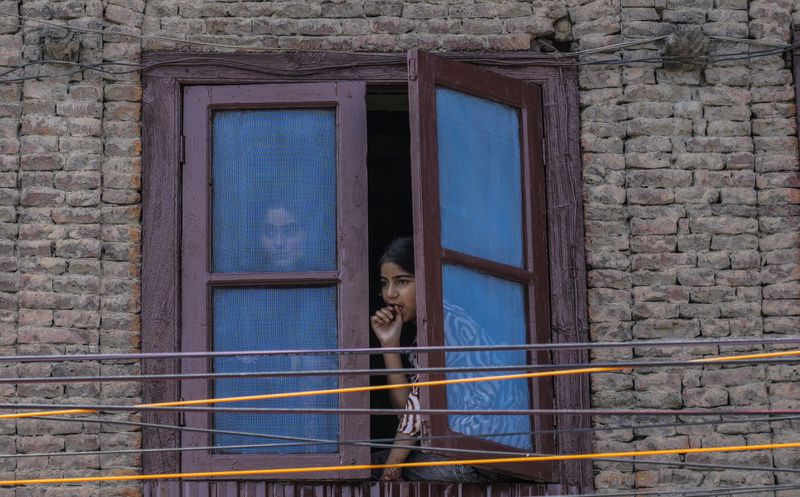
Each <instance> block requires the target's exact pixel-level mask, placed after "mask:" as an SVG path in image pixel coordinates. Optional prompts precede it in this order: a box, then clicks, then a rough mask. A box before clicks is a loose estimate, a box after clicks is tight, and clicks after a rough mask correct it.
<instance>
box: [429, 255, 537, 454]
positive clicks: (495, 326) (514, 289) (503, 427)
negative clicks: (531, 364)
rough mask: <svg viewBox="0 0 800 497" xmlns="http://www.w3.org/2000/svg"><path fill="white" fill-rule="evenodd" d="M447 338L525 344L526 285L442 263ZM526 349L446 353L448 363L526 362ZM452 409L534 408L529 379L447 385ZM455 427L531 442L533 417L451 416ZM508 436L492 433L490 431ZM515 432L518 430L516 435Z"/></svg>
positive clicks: (524, 445)
mask: <svg viewBox="0 0 800 497" xmlns="http://www.w3.org/2000/svg"><path fill="white" fill-rule="evenodd" d="M442 273H443V274H442V283H443V290H444V342H445V345H446V346H448V347H450V346H468V345H516V344H525V343H527V340H526V327H525V289H524V287H523V286H522V285H519V284H516V283H511V282H508V281H504V280H501V279H498V278H494V277H491V276H487V275H484V274H481V273H477V272H475V271H471V270H469V269H465V268H462V267H459V266H453V265H447V264H446V265H445V266H444V267H443V268H442ZM526 363H527V361H526V352H525V351H518V350H512V351H507V350H504V351H482V352H447V353H446V354H445V364H446V366H447V367H448V368H472V367H486V366H497V365H503V366H510V365H523V364H526ZM498 374H502V373H499V372H477V373H449V374H447V378H448V379H452V378H473V377H479V376H493V375H498ZM447 407H448V409H472V410H489V409H530V391H529V388H528V382H527V380H524V379H519V380H499V381H487V382H481V383H462V384H455V385H447ZM448 422H449V425H450V429H451V430H453V431H455V432H458V433H463V434H465V435H473V436H479V438H483V439H485V440H490V441H493V442H497V443H501V444H505V445H510V446H512V447H517V448H519V449H524V450H532V447H531V440H532V439H531V435H529V433H530V431H531V420H530V417H529V416H500V415H497V416H491V415H486V414H475V415H452V416H448ZM494 433H497V434H500V433H508V435H497V436H491V434H494ZM511 433H513V435H512V434H511Z"/></svg>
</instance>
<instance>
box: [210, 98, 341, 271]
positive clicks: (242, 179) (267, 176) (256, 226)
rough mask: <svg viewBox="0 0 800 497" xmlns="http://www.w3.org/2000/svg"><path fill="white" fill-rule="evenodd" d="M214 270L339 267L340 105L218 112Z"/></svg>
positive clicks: (215, 118) (215, 125) (215, 119)
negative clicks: (338, 120) (337, 213)
mask: <svg viewBox="0 0 800 497" xmlns="http://www.w3.org/2000/svg"><path fill="white" fill-rule="evenodd" d="M212 129H213V144H212V150H213V151H212V161H213V162H212V171H213V172H212V181H213V185H212V186H213V197H212V210H213V216H212V217H213V219H212V224H213V225H212V231H213V245H212V254H213V255H212V267H213V271H214V272H302V271H324V270H333V269H335V267H336V111H335V110H334V109H264V110H224V111H216V112H214V116H213V128H212Z"/></svg>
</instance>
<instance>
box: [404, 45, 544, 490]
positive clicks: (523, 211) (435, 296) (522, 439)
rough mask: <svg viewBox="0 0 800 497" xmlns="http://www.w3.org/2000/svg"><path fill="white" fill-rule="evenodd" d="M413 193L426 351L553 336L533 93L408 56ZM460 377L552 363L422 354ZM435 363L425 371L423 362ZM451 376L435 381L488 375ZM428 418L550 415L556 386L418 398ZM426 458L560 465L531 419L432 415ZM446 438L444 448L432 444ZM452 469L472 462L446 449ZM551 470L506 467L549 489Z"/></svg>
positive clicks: (497, 78)
mask: <svg viewBox="0 0 800 497" xmlns="http://www.w3.org/2000/svg"><path fill="white" fill-rule="evenodd" d="M408 64H409V100H410V121H411V122H410V125H411V148H412V181H413V183H412V190H413V206H414V223H415V228H414V229H415V236H416V240H415V250H416V261H417V262H416V265H417V268H416V277H417V282H418V284H417V288H418V289H417V300H418V303H417V306H418V307H417V315H418V335H419V338H418V342H419V343H420V345H445V346H471V345H485V346H487V347H490V346H493V345H519V344H527V343H537V342H544V341H547V340H548V337H549V334H550V333H549V316H548V306H549V297H548V284H547V282H548V263H547V248H546V247H547V240H546V238H547V227H546V214H545V205H546V202H545V187H544V181H545V179H544V178H545V177H544V166H543V162H542V150H541V147H542V137H541V133H542V130H541V115H542V114H541V94H540V89H539V87H538V86H537V85H535V84H530V83H526V82H524V81H520V80H515V79H512V78H508V77H505V76H501V75H499V74H497V73H494V72H492V71H488V70H485V69H482V68H480V67H477V66H475V65H472V64H467V63H460V62H456V61H453V60H449V59H445V58H443V57H441V56H436V55H432V54H429V53H425V52H420V51H416V50H415V51H412V52H410V53H409V60H408ZM422 356H423V357H422V358H421V366H422V367H425V366H426V365H427V366H429V367H441V366H447V367H449V368H456V369H469V368H481V367H483V368H485V367H491V366H524V365H526V364H542V363H547V362H548V357H547V354H546V353H545V354H533V353H529V352H526V351H524V350H511V351H497V350H494V351H483V352H469V353H466V352H448V353H437V354H427V355H426V354H423V355H422ZM426 359H427V363H426ZM498 374H502V373H500V372H452V373H447V374H438V375H431V377H430V378H431V379H445V378H446V379H454V378H467V377H473V376H490V375H498ZM421 398H422V402H423V406H425V407H430V408H431V409H449V410H460V411H488V410H528V409H536V408H550V407H552V405H553V404H552V398H553V396H552V382H551V381H549V380H536V381H528V380H524V379H522V380H510V381H509V380H504V381H489V382H479V383H465V384H457V385H448V386H447V387H443V388H439V389H423V392H422V396H421ZM425 422H426V423H428V424H429V427H430V434H431V435H433V437H434V438H432V439H431V440H430V441H428V442H427V445H429V446H430V447H432V448H441V449H448V448H457V449H469V450H493V451H505V452H517V453H521V454H525V453H552V452H554V442H553V440H554V437H553V436H552V433H549V434H541V433H540V432H541V431H543V430H550V429H552V427H553V422H552V420H551V419H549V418H543V417H542V416H530V415H526V414H515V415H491V414H486V413H476V414H469V413H467V414H448V415H438V414H433V415H431V416H430V417H429V418H427V419H426V420H425ZM442 435H445V436H447V437H448V438H438V439H437V438H436V436H442ZM441 453H442V454H446V455H448V456H450V457H454V458H462V459H464V458H475V457H476V454H475V453H469V452H466V453H461V454H459V453H457V452H447V451H446V450H442V451H441ZM552 468H553V466H552V465H548V464H511V465H508V464H507V465H498V466H497V467H496V468H493V469H497V470H500V471H506V472H509V473H512V474H516V475H520V476H524V477H528V478H534V479H542V480H548V479H550V478H552Z"/></svg>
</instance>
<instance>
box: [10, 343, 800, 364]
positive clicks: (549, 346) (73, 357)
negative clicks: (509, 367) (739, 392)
mask: <svg viewBox="0 0 800 497" xmlns="http://www.w3.org/2000/svg"><path fill="white" fill-rule="evenodd" d="M795 344H800V337H784V338H743V339H725V340H719V339H706V340H635V341H630V342H574V343H532V344H519V345H468V346H425V347H385V348H382V347H379V348H337V349H283V350H237V351H201V352H134V353H110V354H109V353H90V354H53V355H9V356H0V363H4V362H20V363H22V362H26V363H27V362H79V361H132V360H141V359H145V360H150V359H152V360H156V359H160V360H168V359H187V358H204V357H208V358H223V357H248V356H285V355H360V354H363V355H376V354H384V353H394V352H397V353H404V352H412V351H413V352H416V353H421V354H427V353H436V352H485V351H512V350H541V351H563V350H591V349H619V348H622V349H648V348H678V347H692V348H696V347H702V346H712V347H731V346H756V345H795Z"/></svg>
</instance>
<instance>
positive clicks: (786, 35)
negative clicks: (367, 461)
mask: <svg viewBox="0 0 800 497" xmlns="http://www.w3.org/2000/svg"><path fill="white" fill-rule="evenodd" d="M795 3H796V2H792V1H789V0H770V1H767V0H764V1H760V0H753V1H750V2H747V1H745V0H595V1H580V0H529V1H500V2H488V1H486V2H484V1H471V0H457V1H456V0H453V1H449V2H448V1H442V0H439V1H431V2H429V3H423V2H401V1H397V0H359V1H349V0H346V1H331V2H322V1H319V0H314V1H296V2H255V1H254V2H244V1H224V2H222V1H221V2H198V1H190V0H185V1H175V0H147V1H145V0H108V1H100V0H69V1H63V2H53V1H27V0H26V1H22V2H16V1H9V0H3V1H0V10H3V11H7V12H9V11H10V12H14V13H17V12H18V13H20V14H22V15H26V16H31V17H36V18H42V19H49V20H52V21H53V22H57V23H60V24H68V25H70V26H72V27H79V28H89V29H97V28H100V27H103V26H105V27H106V28H107V30H109V31H118V32H124V33H133V34H147V35H161V36H169V37H177V38H183V37H191V38H192V39H194V40H199V41H205V42H212V43H221V44H227V45H235V46H259V47H264V48H279V49H292V50H304V49H324V50H370V51H398V50H405V49H408V48H412V47H423V48H438V49H445V50H482V49H489V50H529V49H534V50H538V49H539V48H540V47H541V45H542V44H541V43H540V42H539V41H537V39H545V40H547V42H548V43H550V44H552V43H554V42H556V43H557V42H572V48H573V49H585V48H592V47H597V46H604V45H608V44H611V43H617V42H620V41H629V40H632V39H637V38H649V37H653V36H660V35H666V34H669V33H671V32H672V31H673V29H674V26H675V25H678V24H681V25H694V26H698V27H699V28H700V29H701V30H702V31H703V32H704V33H705V34H707V35H717V36H732V37H748V36H749V37H752V38H756V39H764V40H774V41H780V42H787V41H789V40H790V34H791V26H792V18H793V16H795V19H798V18H800V14H799V13H798V10H799V9H800V5H796V4H795ZM798 20H800V19H798ZM21 24H22V25H21V26H18V25H17V22H16V21H14V20H13V19H11V18H6V17H0V63H2V64H4V65H15V64H20V63H23V62H34V61H39V60H42V59H43V58H45V57H44V56H43V54H42V47H43V43H44V42H45V40H47V39H48V38H49V39H51V40H53V41H56V42H63V41H67V40H63V39H62V38H61V37H62V36H63V31H60V30H57V29H54V28H52V27H49V26H42V25H41V24H37V23H34V22H31V21H22V22H21ZM74 39H75V40H78V41H80V43H81V50H80V61H81V62H83V63H89V64H91V63H99V62H104V61H119V60H125V61H134V62H135V61H138V60H139V57H140V55H141V53H142V50H162V49H184V50H185V49H188V48H187V47H186V46H185V45H182V44H180V43H176V42H172V41H168V40H159V39H148V40H146V41H144V42H142V41H140V40H139V39H136V38H129V37H124V36H119V35H118V36H115V35H105V36H104V37H103V36H101V35H99V34H94V33H76V34H75V35H74ZM663 45H664V41H663V40H661V41H656V42H651V43H649V44H644V45H640V46H635V47H630V48H627V49H624V50H620V51H617V52H612V53H607V54H599V55H593V56H587V57H586V58H585V60H592V58H593V59H595V60H601V59H606V58H616V59H620V58H621V59H632V58H639V57H645V56H649V55H658V54H659V53H660V49H661V47H662V46H663ZM763 48H764V47H759V46H751V45H746V44H740V43H732V42H724V41H719V40H711V42H710V51H711V53H712V54H715V53H728V52H733V51H747V50H759V49H763ZM191 50H196V51H197V50H199V51H210V50H221V51H231V50H232V49H228V48H210V47H208V48H198V47H192V48H191ZM70 69H71V68H70V67H68V66H36V65H32V66H28V67H26V68H25V69H24V71H19V72H16V73H14V74H15V75H18V76H21V75H25V76H32V75H37V74H40V75H47V74H61V73H64V72H67V71H68V70H70ZM117 69H119V68H117ZM580 77H581V81H580V82H581V121H582V135H581V143H582V148H583V163H584V184H585V189H584V191H585V197H584V201H585V211H586V221H585V228H586V249H587V258H588V266H589V269H590V273H589V289H588V292H589V302H590V308H589V313H590V321H591V330H590V332H591V336H592V339H594V340H599V341H625V340H632V339H649V338H695V337H698V338H715V337H736V336H749V337H761V336H784V335H787V334H795V333H796V329H797V324H798V318H797V317H796V316H797V315H800V306H798V302H800V300H799V299H800V284H798V282H797V280H798V276H800V272H798V267H797V261H798V255H800V253H799V252H798V235H797V233H796V231H797V228H798V226H799V225H800V217H798V206H797V204H798V203H799V202H800V195H799V193H800V192H798V190H797V189H795V187H797V186H798V184H800V181H798V176H797V168H798V159H797V139H796V124H795V104H794V87H793V83H792V75H791V71H790V66H789V64H788V59H786V58H785V57H782V56H770V57H764V58H758V59H752V60H749V61H748V60H741V61H737V62H733V63H723V64H716V65H710V66H706V67H702V66H698V67H678V68H674V69H669V68H665V67H661V66H656V65H653V64H638V65H637V64H628V65H625V66H617V65H602V66H585V67H583V68H582V69H581V76H580ZM140 100H141V88H140V85H139V77H138V75H137V73H135V72H132V73H130V74H127V75H117V76H112V75H101V74H99V73H97V72H92V71H85V72H83V73H76V74H73V75H71V76H62V77H58V78H49V79H45V80H42V81H35V80H31V81H27V82H25V83H18V84H2V85H0V129H2V137H0V327H1V328H0V348H1V350H0V353H3V354H27V353H39V354H47V353H74V352H82V351H96V350H98V348H102V350H104V351H120V352H126V351H135V350H138V347H139V331H140V330H139V317H138V313H139V295H140V280H139V269H140V268H139V260H140V233H141V226H140V208H141V197H140V177H141V162H140V153H141V141H140V136H141V133H140V124H139V121H140ZM740 350H751V349H743V348H740V349H728V350H725V351H723V352H728V353H733V352H736V351H740ZM719 353H720V350H718V348H717V347H706V348H703V349H701V348H695V349H691V350H682V351H678V350H674V349H663V350H654V349H647V350H644V351H636V354H634V352H633V351H632V350H621V351H616V352H613V353H612V352H604V353H602V354H597V355H595V356H594V357H595V358H596V359H598V360H608V359H630V358H634V357H647V358H653V359H665V358H693V357H701V356H706V355H717V354H719ZM1 367H2V369H3V371H2V374H3V375H6V376H10V375H37V376H40V375H49V374H53V375H61V374H64V371H67V372H69V373H70V374H96V373H98V372H104V373H105V372H108V374H111V373H112V372H127V373H132V374H133V373H137V369H136V368H137V366H136V365H134V364H106V365H103V366H102V367H101V366H100V365H99V364H92V363H74V364H62V365H32V366H25V367H22V366H1ZM799 376H800V374H799V371H798V369H797V368H792V367H788V366H780V367H778V366H776V367H772V368H765V367H763V366H746V367H737V368H725V369H719V368H711V367H706V368H705V369H703V370H701V369H692V368H683V369H658V370H655V369H654V370H652V371H649V370H648V371H644V370H642V371H639V372H637V373H635V374H608V375H602V376H596V377H595V378H594V381H593V389H592V392H593V405H594V406H595V407H625V408H627V407H631V406H638V407H664V408H681V407H686V408H689V407H720V406H734V407H738V406H748V407H776V408H777V407H787V406H796V404H797V401H798V399H799V398H800V389H799V388H800V387H798V385H797V383H794V381H796V380H797V379H798V377H799ZM0 392H2V394H3V399H4V402H5V401H15V402H48V401H49V402H57V401H66V400H68V401H70V402H86V403H96V402H99V403H125V404H129V403H134V402H137V401H138V400H139V396H140V390H139V388H138V386H137V385H136V384H133V383H131V384H125V383H103V384H88V383H87V384H84V383H76V384H47V385H19V386H16V387H13V386H7V385H4V386H0ZM672 419H674V418H672ZM609 421H611V422H615V423H617V422H618V423H627V422H628V420H622V419H617V420H597V423H598V424H603V423H605V422H609ZM655 421H656V420H654V419H646V420H637V422H640V423H645V422H655ZM658 421H665V419H664V418H659V419H658ZM666 421H669V419H667V420H666ZM129 430H130V429H129V428H124V427H120V426H112V425H97V424H90V423H85V424H81V423H68V422H63V423H52V422H47V423H46V424H45V422H36V421H18V422H16V423H4V424H0V447H3V452H4V453H9V452H13V451H14V450H16V451H17V452H19V453H34V452H40V451H53V450H89V449H106V448H114V447H120V446H134V447H135V446H138V444H139V443H140V441H139V437H138V433H136V432H135V431H129ZM798 432H800V425H796V424H795V425H793V424H791V423H772V424H767V423H739V424H735V425H721V426H720V427H718V428H716V429H715V428H713V427H711V428H709V427H699V428H698V427H686V428H682V429H666V430H665V429H660V430H645V429H631V430H628V431H625V432H615V433H601V434H598V435H597V436H596V443H595V448H596V449H597V450H617V449H619V450H628V449H632V448H654V447H664V448H666V447H682V446H711V445H725V444H738V443H745V442H746V443H757V442H769V441H784V440H789V439H792V438H795V439H796V438H798V437H797V435H798ZM686 460H690V461H695V462H697V461H700V462H715V461H718V462H723V463H735V462H744V461H753V460H755V461H756V462H755V463H754V464H760V465H765V466H769V465H771V464H775V465H781V466H796V465H797V462H798V460H800V454H797V453H792V452H789V451H785V452H781V453H775V454H774V455H770V454H769V453H762V454H760V455H758V456H757V457H752V458H751V457H745V456H744V455H726V456H716V455H707V456H703V457H687V458H686ZM139 466H140V458H139V457H136V456H129V455H126V456H112V457H103V458H99V457H93V456H87V457H81V458H69V459H67V458H51V460H49V461H48V460H46V458H30V459H24V460H22V459H20V460H17V461H13V460H7V459H6V460H0V477H3V478H6V477H8V478H25V477H29V476H40V475H42V474H43V473H44V472H46V473H47V474H48V475H53V476H69V475H77V474H80V475H86V474H90V475H91V474H99V473H105V472H107V471H108V470H111V469H119V470H121V471H124V470H126V469H127V470H130V469H131V468H138V467H139ZM595 468H596V485H597V487H598V489H609V488H612V489H625V488H634V487H639V488H650V487H669V486H704V485H705V486H708V485H722V486H727V485H740V484H751V483H757V484H761V483H764V484H769V483H773V482H778V483H784V482H787V481H795V480H796V478H795V479H792V478H790V477H789V476H786V475H779V477H778V478H776V479H773V476H772V474H770V473H757V472H734V471H712V472H700V471H696V470H689V469H680V468H666V467H646V466H637V467H636V468H633V467H632V466H631V465H630V464H611V463H598V464H596V466H595ZM137 489H138V486H137V485H135V484H126V485H113V486H103V487H98V486H87V487H83V488H82V489H80V490H78V489H76V488H75V487H71V488H66V487H65V488H64V489H54V488H49V489H47V488H44V487H41V488H30V489H24V490H21V491H19V492H21V493H18V494H15V495H26V496H27V495H100V494H102V495H135V494H136V493H137V492H138V490H137ZM9 492H12V493H13V490H12V491H7V490H0V496H5V495H11V494H10V493H9Z"/></svg>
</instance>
